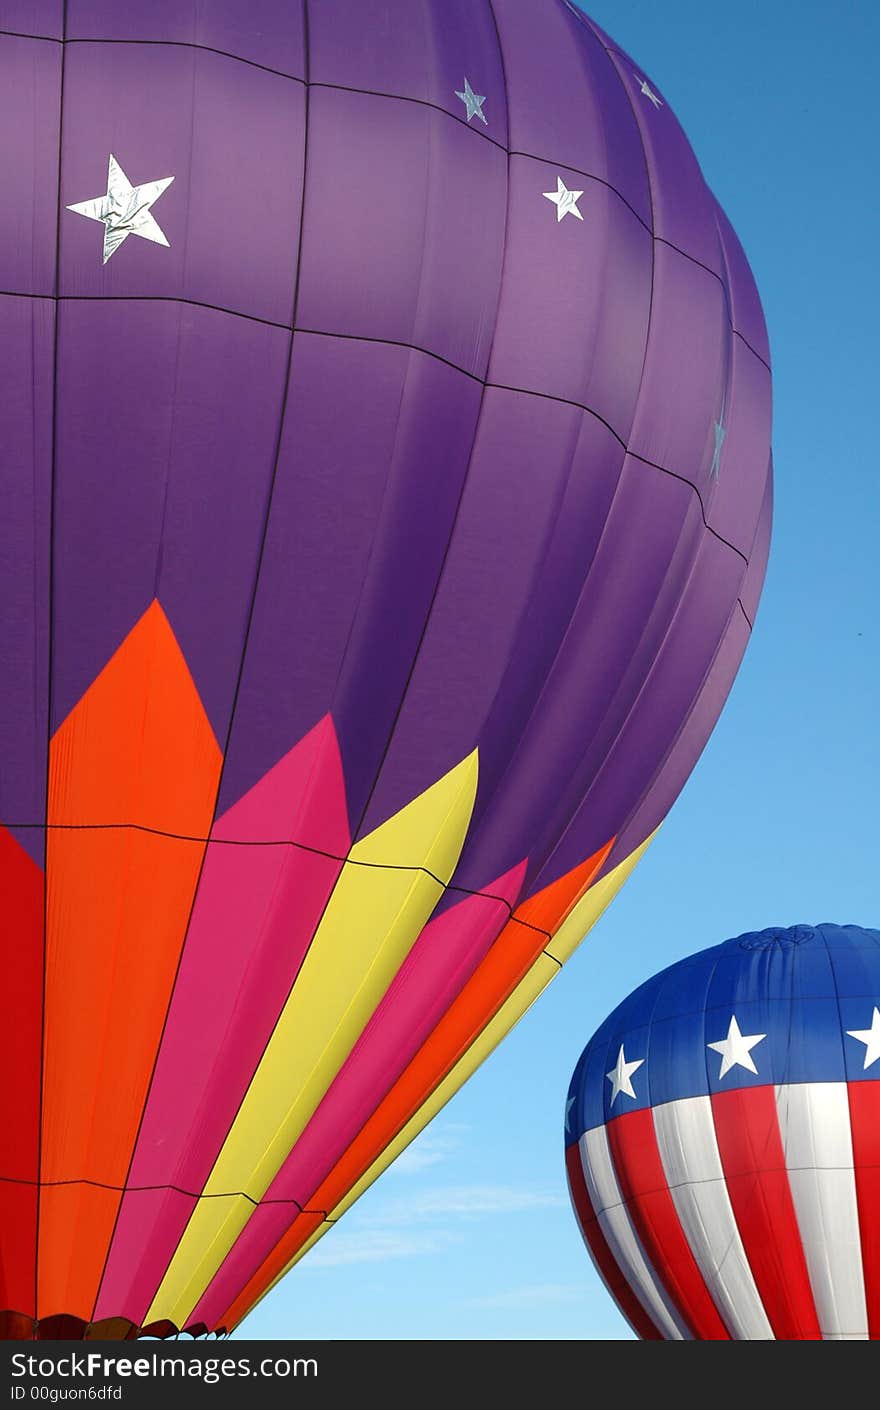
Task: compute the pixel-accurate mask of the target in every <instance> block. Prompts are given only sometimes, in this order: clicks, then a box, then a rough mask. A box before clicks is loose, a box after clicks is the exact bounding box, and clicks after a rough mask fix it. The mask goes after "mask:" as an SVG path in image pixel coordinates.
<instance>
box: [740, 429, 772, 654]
mask: <svg viewBox="0 0 880 1410" xmlns="http://www.w3.org/2000/svg"><path fill="white" fill-rule="evenodd" d="M772 525H773V460H772V457H771V458H770V461H769V463H768V465H767V481H766V484H765V486H764V499H763V502H762V504H761V512H760V514H759V515H758V527H757V529H756V530H755V541H754V543H753V545H752V550H751V553H750V555H749V566H748V568H747V570H746V576H745V580H744V582H743V585H742V590H741V592H740V600H741V602H742V605H743V610H744V611H745V613H746V615H747V617H748V619H749V621H750V622H751V623H752V626H754V625H755V616H756V614H757V611H758V603H759V601H760V599H761V589H762V588H763V586H764V575H765V574H766V572H767V558H768V555H769V553H770V533H771V529H772Z"/></svg>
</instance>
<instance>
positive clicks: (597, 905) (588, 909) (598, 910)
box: [544, 829, 658, 964]
mask: <svg viewBox="0 0 880 1410" xmlns="http://www.w3.org/2000/svg"><path fill="white" fill-rule="evenodd" d="M657 831H658V829H655V830H654V832H652V833H651V836H650V837H648V838H646V840H645V841H644V842H643V843H642V845H641V847H637V848H636V850H635V851H634V852H630V854H629V856H628V857H625V858H624V860H623V861H622V862H621V863H620V864H619V865H618V866H616V867H615V868H614V870H613V871H610V872H609V873H608V875H607V876H603V877H602V878H601V879H600V880H599V881H597V882H596V883H595V885H593V886H591V887H590V889H589V891H587V892H586V894H585V895H583V896H582V897H581V899H580V900H579V901H578V903H577V905H576V906H575V908H574V910H573V911H572V912H571V914H570V915H569V916H566V918H565V920H564V921H563V922H562V924H561V926H560V927H559V929H558V930H557V932H556V934H555V935H554V936H553V939H552V940H551V941H550V943H549V944H548V945H545V947H544V948H545V951H546V953H547V954H548V955H552V956H553V958H554V959H555V960H558V961H559V963H560V964H565V961H566V960H567V959H570V958H571V956H572V955H573V954H574V952H575V950H576V949H577V947H578V945H579V944H580V943H581V941H582V940H583V938H584V936H585V935H586V934H587V931H588V930H592V928H593V926H594V925H595V924H596V921H597V920H598V919H599V917H600V915H601V914H602V912H603V911H605V910H607V908H608V906H610V904H611V902H612V901H613V900H614V898H615V896H616V895H617V893H618V891H619V890H620V888H621V886H622V885H623V883H624V882H625V881H627V880H628V879H629V877H630V874H631V872H632V871H633V870H634V869H635V866H636V863H637V862H639V861H641V859H642V857H643V856H644V853H645V850H646V848H647V847H648V846H649V844H650V843H651V842H652V841H653V840H654V838H655V837H656V836H657Z"/></svg>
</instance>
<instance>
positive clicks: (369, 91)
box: [0, 29, 772, 373]
mask: <svg viewBox="0 0 880 1410" xmlns="http://www.w3.org/2000/svg"><path fill="white" fill-rule="evenodd" d="M3 35H5V36H7V37H8V38H11V39H36V40H40V41H43V42H46V43H52V44H61V45H66V44H130V45H137V44H142V45H147V46H149V47H156V48H170V49H193V50H196V51H197V52H202V53H205V54H217V55H219V56H220V57H221V58H224V59H232V60H233V61H234V62H235V63H239V64H246V65H247V66H248V67H249V68H254V69H259V70H260V71H261V72H263V73H271V74H274V75H275V76H276V77H278V78H286V79H288V80H289V81H290V82H291V83H300V84H302V85H303V87H304V88H326V89H329V90H331V91H334V92H340V93H360V94H363V96H364V97H369V98H387V99H389V100H390V101H393V102H397V103H415V104H416V105H418V106H419V107H424V108H430V109H431V110H432V111H433V112H436V113H442V114H443V116H444V117H448V118H451V119H452V121H453V122H455V123H457V124H458V125H459V126H460V127H466V128H467V129H468V131H469V132H472V133H474V134H475V136H477V137H479V138H481V139H482V140H483V141H484V142H489V143H490V144H491V145H492V146H493V147H496V148H498V150H499V151H501V152H505V153H506V154H507V156H509V157H525V158H526V159H527V160H528V161H533V162H541V163H542V164H543V165H544V166H561V167H564V168H565V170H566V171H574V172H576V173H577V174H578V176H583V177H585V178H586V180H588V181H595V182H597V183H598V184H599V185H600V186H604V187H605V188H606V190H608V191H611V192H613V194H614V195H615V196H616V197H617V198H618V200H619V201H621V202H622V204H623V205H625V206H626V208H627V210H628V211H630V212H631V213H632V215H634V216H635V218H636V220H637V221H638V222H639V224H640V225H641V226H642V227H643V228H644V229H645V230H646V231H647V232H648V234H649V235H650V236H651V239H652V240H656V241H657V242H658V243H660V244H661V245H668V246H669V248H670V249H671V250H675V251H676V253H677V254H680V255H681V256H682V258H683V259H686V260H690V262H691V263H692V264H695V265H697V266H698V267H699V268H700V269H704V270H705V271H706V273H707V274H711V275H712V277H713V278H714V279H717V280H718V282H719V283H720V285H721V287H722V289H723V290H724V296H725V303H727V302H728V294H729V290H728V288H727V285H726V284H725V282H724V279H723V278H722V276H721V275H720V274H719V273H718V271H717V270H716V269H713V268H712V267H711V265H708V264H704V262H703V261H702V260H701V259H697V257H696V255H692V254H689V253H688V251H687V250H683V249H682V248H681V246H680V245H676V244H675V242H674V241H673V240H667V239H666V237H665V236H663V235H658V234H657V232H656V231H655V230H653V229H652V227H651V226H650V225H649V224H648V222H647V221H646V220H645V219H644V217H643V216H642V215H640V213H639V212H638V211H637V210H636V208H635V206H634V205H633V204H632V203H631V202H630V201H629V200H627V198H626V196H625V195H624V194H623V192H622V191H620V190H618V188H617V187H616V186H615V185H614V184H613V182H611V181H608V180H606V178H605V177H604V176H597V175H596V173H595V172H592V171H587V170H586V168H585V167H579V166H573V165H572V164H571V163H570V162H567V161H563V160H561V159H558V158H556V157H550V156H539V155H538V154H537V153H535V152H526V151H524V150H523V149H522V148H519V147H509V146H506V145H505V144H504V143H503V142H499V141H498V139H497V137H493V136H492V135H491V133H489V132H483V131H482V130H481V129H480V128H478V127H472V126H471V124H470V122H463V121H462V119H461V117H460V116H459V115H458V114H457V113H454V112H453V111H452V109H451V108H444V107H443V106H442V104H440V103H435V102H433V101H432V100H431V99H430V98H416V97H414V96H413V95H412V94H408V93H383V92H382V91H381V90H380V89H378V88H357V87H355V86H353V85H352V84H348V83H329V82H327V81H325V80H321V79H315V80H311V81H310V80H308V79H305V78H300V77H299V76H298V75H296V74H292V73H287V72H286V71H285V70H284V69H275V68H272V67H271V65H269V64H261V63H260V62H259V61H258V60H256V59H246V58H245V57H244V56H243V55H242V54H233V53H231V52H230V50H228V49H217V48H215V47H214V46H213V45H211V44H197V43H195V42H194V41H192V40H184V39H103V38H101V39H98V38H84V37H78V38H75V39H72V38H62V37H61V36H58V37H55V36H53V35H49V34H23V33H21V32H20V31H19V30H11V29H4V30H0V36H3ZM609 52H611V51H610V50H609ZM506 116H508V117H509V113H506ZM709 194H710V198H711V199H713V200H714V197H712V196H711V192H710V193H709ZM30 297H32V298H45V297H50V296H48V295H40V294H33V295H31V296H30ZM206 307H216V305H206ZM228 312H230V313H231V312H233V310H231V309H230V310H228ZM242 316H243V317H252V316H253V315H247V314H245V315H242ZM255 321H256V322H258V323H263V322H271V320H269V319H259V318H258V319H256V320H255ZM728 322H729V323H730V326H731V329H732V331H733V333H734V334H735V336H736V337H738V338H740V339H741V340H742V342H744V343H745V345H746V347H747V348H749V350H750V351H751V352H753V353H754V355H755V357H756V358H757V359H758V361H759V362H761V363H763V365H764V366H765V367H766V368H767V371H768V372H771V373H772V369H771V367H770V364H769V363H768V362H767V360H766V358H764V357H762V356H761V354H760V353H759V352H758V351H757V349H756V348H755V347H754V346H753V345H752V343H750V342H749V340H748V338H747V337H746V336H745V334H743V333H741V332H740V331H739V329H738V328H736V327H735V326H734V323H733V320H732V319H731V318H730V316H729V309H728ZM276 326H278V327H286V326H287V325H285V324H278V325H276Z"/></svg>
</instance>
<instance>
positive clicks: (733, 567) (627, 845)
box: [537, 529, 748, 886]
mask: <svg viewBox="0 0 880 1410" xmlns="http://www.w3.org/2000/svg"><path fill="white" fill-rule="evenodd" d="M743 573H744V564H743V561H742V559H741V558H740V557H739V555H738V554H737V553H734V552H733V550H732V549H730V548H728V547H727V545H726V544H723V543H721V542H719V540H718V539H716V538H715V537H714V536H713V535H712V534H710V533H708V532H706V530H705V529H702V530H701V536H700V546H699V552H698V554H697V556H696V559H695V561H694V563H693V565H692V571H691V574H690V576H689V579H688V581H687V583H686V584H685V585H683V586H682V587H681V588H680V589H679V600H678V603H677V605H676V610H675V613H674V615H673V617H672V620H671V622H670V624H669V629H668V631H667V633H666V635H665V637H664V639H663V641H662V643H661V644H660V645H659V648H658V649H657V650H656V651H655V653H654V657H653V660H652V661H651V663H650V667H649V670H648V672H647V673H646V679H645V681H644V683H643V686H642V689H641V690H640V691H639V692H638V693H637V694H636V696H635V697H634V699H633V700H632V702H631V705H630V709H629V710H628V712H627V714H626V716H625V718H624V719H623V721H622V722H621V724H620V728H619V730H618V732H617V734H616V736H615V738H614V739H613V740H611V741H609V743H608V744H607V746H606V748H605V750H604V755H605V757H604V759H603V760H602V762H601V764H600V766H599V767H598V768H597V769H596V770H595V771H594V775H593V778H592V780H591V782H590V786H589V788H587V789H584V790H583V793H582V798H583V802H582V803H580V805H579V807H578V809H577V811H576V812H575V813H574V815H573V817H572V820H571V822H570V823H569V825H568V827H567V829H566V830H565V831H563V829H561V828H560V829H559V830H558V834H557V835H558V836H559V839H560V840H559V842H558V844H557V845H556V847H555V848H554V851H553V855H552V857H550V858H549V860H548V862H547V864H546V865H545V866H544V868H543V870H542V872H541V874H540V877H539V878H538V882H537V884H538V885H539V886H546V885H547V884H548V883H549V882H550V881H552V880H554V879H555V878H556V877H557V876H562V875H563V874H564V873H565V872H567V871H569V870H570V869H571V867H573V866H576V865H577V863H578V862H579V861H581V860H582V859H583V857H585V856H589V854H590V852H591V851H594V850H595V848H596V846H598V845H599V844H598V842H597V841H595V839H596V838H598V837H599V836H600V835H601V836H602V837H604V838H606V840H607V837H608V835H609V833H608V830H607V829H606V828H604V827H602V826H600V825H599V824H598V820H599V819H600V818H602V817H605V816H609V815H610V813H611V811H612V810H613V809H619V808H620V806H621V803H623V800H626V803H625V804H624V806H625V807H626V808H627V809H628V816H627V815H626V814H625V815H624V817H619V819H618V822H617V828H616V829H612V831H614V830H616V831H618V833H619V836H618V842H617V844H616V845H615V847H614V848H613V849H612V853H611V856H610V857H609V859H608V861H607V862H606V864H605V867H604V868H603V871H604V872H607V871H609V870H610V869H611V868H612V867H613V866H615V865H616V864H617V862H619V861H622V860H623V858H624V857H625V856H628V855H629V853H630V852H631V851H632V850H633V848H635V847H637V846H638V845H639V844H640V843H641V842H644V840H645V838H646V837H647V836H648V835H649V834H650V832H651V831H652V830H653V829H654V828H655V827H656V826H657V824H658V823H659V822H660V821H661V820H662V819H663V818H664V817H665V816H666V813H667V812H668V810H669V808H670V807H671V806H672V804H673V802H674V801H675V799H676V797H677V796H678V792H679V790H680V789H681V787H682V786H683V784H684V781H685V779H686V778H687V776H688V774H689V773H690V770H691V769H692V768H693V766H694V764H695V763H696V761H697V759H698V757H699V755H700V753H701V752H702V750H703V747H704V745H705V743H706V741H707V739H708V738H709V735H710V733H711V731H712V729H713V728H714V726H715V722H716V720H717V719H718V715H719V714H720V712H721V708H722V706H723V704H724V701H725V699H726V698H727V692H728V690H729V688H730V685H731V683H732V681H733V676H734V675H735V673H736V668H737V666H738V665H739V660H740V657H741V656H742V652H743V650H744V649H745V635H744V634H743V633H745V634H746V635H747V632H748V624H747V623H746V621H745V618H744V617H743V615H742V613H741V611H740V609H739V607H738V606H736V597H737V593H738V589H739V584H740V583H741V581H742V577H743ZM737 622H738V623H741V626H742V629H743V630H742V631H741V630H740V627H739V625H737ZM729 631H732V632H733V637H732V642H733V645H732V646H731V652H732V655H731V654H729V653H725V654H724V655H723V657H722V660H721V664H720V665H719V668H718V671H717V673H716V674H715V675H714V676H713V674H712V669H713V662H714V661H715V660H716V657H717V655H718V652H719V647H720V646H721V643H722V642H723V641H724V640H725V638H726V636H727V634H728V632H729ZM693 712H696V713H695V714H694V713H693ZM692 717H693V725H692V727H691V728H689V729H686V728H685V727H686V725H687V722H688V720H689V719H691V718H692ZM637 800H638V801H637ZM633 818H637V819H638V820H639V829H640V830H639V832H635V831H634V830H633V827H632V821H631V820H632V819H633Z"/></svg>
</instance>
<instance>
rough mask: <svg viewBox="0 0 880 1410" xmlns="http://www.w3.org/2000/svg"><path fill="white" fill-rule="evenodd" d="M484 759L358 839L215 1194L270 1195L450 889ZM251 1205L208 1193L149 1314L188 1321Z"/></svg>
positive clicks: (214, 1175) (215, 1177) (214, 1178)
mask: <svg viewBox="0 0 880 1410" xmlns="http://www.w3.org/2000/svg"><path fill="white" fill-rule="evenodd" d="M477 769H478V761H477V754H476V751H474V753H473V754H471V755H469V756H468V758H466V759H464V760H463V761H462V763H460V764H459V765H457V766H456V768H454V769H452V770H451V771H450V772H449V773H448V774H446V775H445V776H444V777H443V778H441V779H440V780H439V781H438V782H437V783H435V784H434V785H433V787H432V788H430V789H428V790H427V791H426V792H425V793H423V794H421V795H420V796H419V797H418V798H416V799H414V801H413V802H412V803H409V804H408V805H407V806H406V807H405V808H403V809H402V810H401V811H400V812H399V813H396V814H395V816H394V817H393V818H390V819H389V820H388V821H387V822H385V823H383V824H382V826H381V827H379V828H377V829H376V831H375V832H373V833H371V834H370V835H369V836H368V837H365V838H363V840H362V841H360V842H358V843H356V844H355V846H353V847H352V849H351V851H350V853H349V859H348V861H347V862H346V863H345V865H344V867H343V869H342V871H341V873H340V876H339V879H338V881H337V883H336V887H335V888H334V891H333V895H332V896H331V898H330V901H329V903H328V906H327V909H326V911H325V912H324V916H323V919H322V920H321V923H320V925H319V926H318V929H317V931H316V933H315V937H314V939H313V941H312V944H311V946H310V947H309V951H308V954H307V955H306V958H305V960H304V962H303V965H302V968H301V970H300V972H299V975H298V976H297V979H296V983H295V984H294V987H293V989H292V991H291V994H290V997H289V998H288V1000H287V1003H286V1005H285V1007H284V1009H283V1011H282V1013H281V1016H280V1018H279V1020H278V1023H277V1024H276V1026H275V1030H274V1032H273V1034H272V1037H271V1039H270V1041H269V1043H268V1045H267V1047H266V1051H265V1053H264V1054H263V1057H262V1059H261V1061H260V1065H259V1067H258V1068H257V1071H256V1073H255V1074H254V1077H253V1079H252V1081H251V1084H250V1087H249V1088H248V1090H247V1093H246V1095H245V1098H244V1101H243V1102H242V1104H241V1107H240V1109H239V1112H238V1115H237V1116H236V1118H235V1121H234V1123H233V1126H232V1129H231V1131H230V1132H229V1135H228V1136H227V1138H226V1141H225V1142H224V1145H223V1149H222V1150H221V1152H220V1155H219V1156H218V1158H217V1160H216V1162H215V1164H214V1168H213V1170H212V1171H211V1175H210V1177H209V1179H208V1183H207V1184H206V1186H205V1191H204V1193H205V1194H206V1195H213V1196H221V1195H226V1194H229V1195H232V1194H233V1193H235V1194H236V1195H237V1194H238V1192H239V1191H241V1192H243V1194H247V1195H250V1197H251V1199H252V1200H260V1199H262V1197H263V1195H264V1194H265V1193H266V1190H267V1189H268V1187H269V1185H270V1184H271V1182H272V1180H273V1179H274V1177H275V1175H276V1174H277V1173H278V1170H279V1169H280V1167H281V1165H282V1164H283V1162H284V1160H285V1158H286V1156H287V1154H288V1152H289V1151H290V1149H291V1147H292V1146H293V1144H294V1142H295V1141H296V1139H297V1138H298V1136H299V1135H300V1133H301V1132H302V1130H303V1128H304V1127H305V1125H306V1123H307V1122H308V1120H309V1118H310V1117H311V1115H312V1113H313V1112H314V1110H315V1108H316V1106H317V1105H318V1102H319V1101H320V1100H321V1098H322V1097H323V1095H324V1093H325V1092H326V1090H327V1088H328V1087H329V1086H330V1083H331V1082H332V1081H333V1078H334V1077H335V1076H336V1074H337V1072H338V1071H339V1069H340V1067H341V1066H342V1064H343V1063H344V1061H345V1059H346V1058H347V1057H348V1054H349V1053H350V1052H351V1050H352V1048H353V1047H354V1045H355V1043H356V1042H357V1039H358V1038H359V1037H360V1035H361V1033H362V1031H363V1029H364V1026H365V1024H366V1023H367V1022H368V1020H369V1019H370V1017H371V1015H372V1014H373V1012H374V1010H375V1008H376V1006H377V1004H378V1003H379V1002H380V1000H381V999H382V996H383V995H384V993H385V991H386V989H387V988H388V986H389V984H390V983H391V981H392V979H393V978H394V976H395V975H396V973H397V971H398V970H399V968H400V966H401V964H402V963H403V961H404V960H405V958H406V956H407V955H408V953H409V951H410V949H411V948H412V945H413V944H414V942H415V940H416V939H417V937H418V935H419V933H420V931H421V930H422V928H423V926H424V925H425V924H426V922H427V921H428V919H429V917H430V915H431V912H432V911H433V909H434V907H435V906H436V904H437V901H438V900H439V898H440V896H441V895H442V892H443V886H441V885H440V883H439V882H438V881H436V880H435V879H434V878H435V877H439V878H440V879H441V881H442V882H443V883H444V884H445V883H447V882H448V880H449V878H450V876H451V875H452V872H453V871H454V869H455V866H456V863H457V861H458V858H459V855H460V853H461V849H462V846H463V845H464V839H465V837H466V835H467V830H468V826H469V824H470V818H471V812H472V810H473V805H474V798H475V795H476V787H477ZM403 857H405V858H406V863H405V866H406V867H407V868H408V869H405V870H404V869H400V866H399V864H398V859H400V858H403ZM416 859H418V861H416ZM416 866H418V867H419V868H421V870H417V869H415V868H416ZM428 872H431V873H432V875H430V876H429V875H427V873H428ZM342 957H344V962H341V959H342ZM252 1212H253V1206H252V1204H251V1203H250V1201H249V1200H248V1199H245V1198H243V1197H241V1196H240V1195H239V1196H238V1197H237V1198H233V1199H232V1200H231V1201H230V1200H228V1199H225V1198H213V1199H202V1200H200V1201H199V1203H198V1204H197V1206H196V1208H195V1210H194V1211H193V1214H192V1216H191V1218H190V1221H189V1224H188V1225H187V1228H186V1230H185V1232H184V1234H183V1237H182V1239H181V1241H180V1244H179V1245H178V1248H177V1252H176V1253H175V1255H174V1258H173V1259H172V1261H171V1264H170V1266H169V1268H168V1270H167V1272H166V1274H165V1277H164V1278H163V1280H162V1285H161V1287H160V1288H159V1291H158V1292H157V1294H156V1297H155V1299H154V1301H153V1304H152V1306H151V1308H150V1311H149V1313H148V1314H147V1320H148V1321H154V1320H160V1319H162V1318H166V1317H167V1318H168V1319H169V1320H170V1321H172V1322H173V1323H174V1324H175V1325H176V1326H178V1327H182V1326H183V1325H184V1324H185V1322H186V1319H187V1317H188V1316H189V1314H190V1312H191V1311H192V1309H193V1307H194V1306H195V1305H196V1303H197V1301H198V1299H199V1297H200V1296H201V1293H202V1292H203V1290H204V1288H205V1287H206V1286H207V1284H208V1283H209V1281H210V1279H211V1278H212V1277H213V1276H214V1274H215V1273H216V1271H217V1269H218V1268H219V1267H220V1264H221V1263H222V1262H223V1259H224V1258H225V1257H226V1254H227V1253H228V1252H229V1249H230V1248H231V1247H232V1244H233V1243H234V1242H235V1240H236V1238H237V1237H238V1235H239V1234H240V1233H241V1231H242V1229H243V1228H244V1226H245V1224H246V1223H247V1221H248V1218H249V1217H250V1215H251V1213H252Z"/></svg>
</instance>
